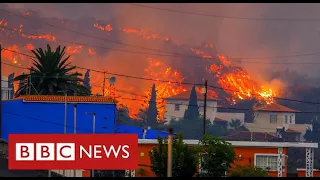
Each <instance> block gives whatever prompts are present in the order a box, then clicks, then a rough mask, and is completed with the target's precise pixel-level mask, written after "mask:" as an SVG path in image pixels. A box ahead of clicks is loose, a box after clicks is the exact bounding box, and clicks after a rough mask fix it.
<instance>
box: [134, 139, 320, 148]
mask: <svg viewBox="0 0 320 180" xmlns="http://www.w3.org/2000/svg"><path fill="white" fill-rule="evenodd" d="M226 142H229V143H231V144H232V146H235V147H270V148H271V147H296V148H318V143H300V142H257V141H226ZM138 143H139V144H158V140H157V139H139V140H138ZM184 143H186V144H188V145H197V144H199V140H191V139H186V140H184Z"/></svg>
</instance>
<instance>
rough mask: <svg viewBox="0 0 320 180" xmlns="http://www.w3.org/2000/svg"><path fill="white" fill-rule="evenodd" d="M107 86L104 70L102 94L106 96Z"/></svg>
mask: <svg viewBox="0 0 320 180" xmlns="http://www.w3.org/2000/svg"><path fill="white" fill-rule="evenodd" d="M105 86H106V72H105V71H104V72H103V85H102V96H105V94H104V91H105V90H104V89H105Z"/></svg>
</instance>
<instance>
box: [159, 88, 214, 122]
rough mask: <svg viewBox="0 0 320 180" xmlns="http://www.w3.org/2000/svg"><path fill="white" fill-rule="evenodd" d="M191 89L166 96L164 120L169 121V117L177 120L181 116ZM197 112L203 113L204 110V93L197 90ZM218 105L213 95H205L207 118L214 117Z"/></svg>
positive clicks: (187, 102)
mask: <svg viewBox="0 0 320 180" xmlns="http://www.w3.org/2000/svg"><path fill="white" fill-rule="evenodd" d="M190 94H191V91H190V90H189V91H185V92H183V93H180V94H177V95H175V96H171V97H168V98H166V99H165V100H166V112H165V113H164V118H165V120H166V121H168V122H169V121H170V120H171V119H176V120H178V119H179V118H183V116H184V112H185V110H186V109H187V108H188V104H189V99H190ZM197 99H198V106H199V113H200V115H203V110H204V108H203V107H204V95H203V94H201V93H199V92H197ZM217 106H218V99H217V98H214V97H209V96H207V109H206V111H207V112H206V113H207V115H206V116H207V119H210V120H211V121H213V120H214V119H215V117H216V113H217Z"/></svg>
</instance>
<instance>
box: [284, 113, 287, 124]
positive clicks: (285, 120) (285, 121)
mask: <svg viewBox="0 0 320 180" xmlns="http://www.w3.org/2000/svg"><path fill="white" fill-rule="evenodd" d="M284 123H285V124H288V115H285V116H284Z"/></svg>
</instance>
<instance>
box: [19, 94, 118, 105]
mask: <svg viewBox="0 0 320 180" xmlns="http://www.w3.org/2000/svg"><path fill="white" fill-rule="evenodd" d="M15 99H22V100H23V101H40V102H65V100H67V102H86V103H89V102H92V103H116V100H115V99H113V98H110V97H103V96H67V97H65V96H55V95H27V96H19V97H17V98H15Z"/></svg>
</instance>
